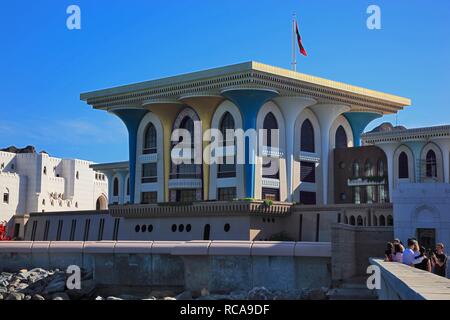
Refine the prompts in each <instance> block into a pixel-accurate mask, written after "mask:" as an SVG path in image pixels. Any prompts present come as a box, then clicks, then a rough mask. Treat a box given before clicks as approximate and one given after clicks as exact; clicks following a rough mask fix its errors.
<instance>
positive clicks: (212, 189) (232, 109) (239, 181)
mask: <svg viewBox="0 0 450 320" xmlns="http://www.w3.org/2000/svg"><path fill="white" fill-rule="evenodd" d="M226 114H229V115H231V116H232V117H233V120H234V126H235V129H242V128H243V122H242V115H241V112H240V111H239V108H238V107H237V106H236V105H235V104H234V103H233V102H231V101H229V100H225V101H224V102H222V103H221V104H220V105H219V106H218V107H217V109H216V111H215V112H214V115H213V117H212V120H211V128H212V129H220V125H221V123H222V120H223V117H224V116H225V115H226ZM209 172H210V178H209V199H217V196H218V188H222V187H224V188H225V187H235V188H236V196H237V198H243V197H244V196H245V195H244V168H243V166H242V165H237V166H236V177H235V178H228V179H224V180H222V179H220V180H219V179H218V176H217V175H218V165H217V164H215V163H212V164H211V165H210V171H209ZM231 180H233V181H231Z"/></svg>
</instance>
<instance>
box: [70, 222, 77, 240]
mask: <svg viewBox="0 0 450 320" xmlns="http://www.w3.org/2000/svg"><path fill="white" fill-rule="evenodd" d="M76 229H77V220H76V219H73V220H72V225H71V226H70V241H74V240H75V231H76Z"/></svg>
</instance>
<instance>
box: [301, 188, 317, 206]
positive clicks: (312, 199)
mask: <svg viewBox="0 0 450 320" xmlns="http://www.w3.org/2000/svg"><path fill="white" fill-rule="evenodd" d="M316 203H317V200H316V193H315V192H308V191H300V204H305V205H315V204H316Z"/></svg>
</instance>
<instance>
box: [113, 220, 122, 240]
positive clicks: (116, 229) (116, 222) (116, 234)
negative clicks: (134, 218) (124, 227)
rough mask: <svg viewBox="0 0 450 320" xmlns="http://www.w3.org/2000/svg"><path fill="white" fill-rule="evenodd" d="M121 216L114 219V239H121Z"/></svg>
mask: <svg viewBox="0 0 450 320" xmlns="http://www.w3.org/2000/svg"><path fill="white" fill-rule="evenodd" d="M119 226H120V218H116V219H114V230H113V241H117V239H119Z"/></svg>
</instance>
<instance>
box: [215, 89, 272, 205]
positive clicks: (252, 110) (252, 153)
mask: <svg viewBox="0 0 450 320" xmlns="http://www.w3.org/2000/svg"><path fill="white" fill-rule="evenodd" d="M222 95H223V96H224V97H226V98H227V99H229V100H231V101H232V102H233V103H234V104H235V105H236V106H237V107H238V108H239V110H240V111H241V114H242V121H243V128H242V129H243V130H244V132H245V131H247V130H248V129H254V130H256V119H257V117H258V112H259V110H260V109H261V107H262V106H263V105H264V104H265V103H266V102H268V101H269V100H271V99H273V98H275V97H277V96H278V92H277V91H275V90H271V89H230V90H225V91H223V92H222ZM256 148H257V146H256V145H251V144H250V141H249V140H248V139H246V140H245V164H244V184H245V195H246V197H247V198H254V197H255V160H256V152H257V149H256Z"/></svg>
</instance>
